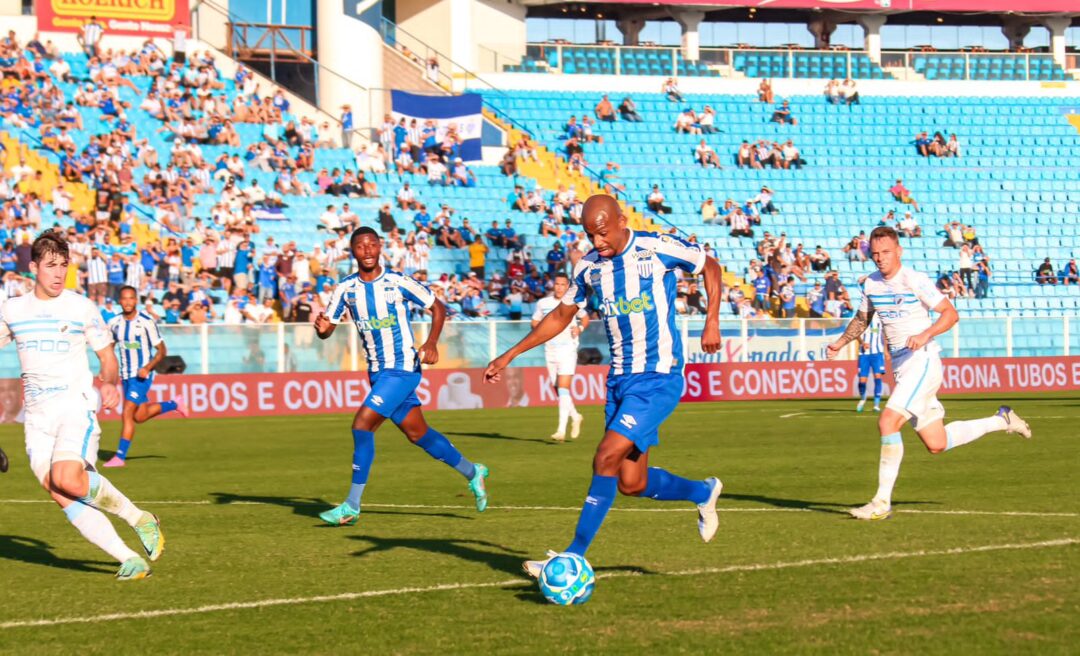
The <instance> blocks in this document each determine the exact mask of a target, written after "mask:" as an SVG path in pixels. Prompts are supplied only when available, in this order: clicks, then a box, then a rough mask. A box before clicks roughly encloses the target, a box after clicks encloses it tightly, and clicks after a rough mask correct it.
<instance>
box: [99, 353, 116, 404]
mask: <svg viewBox="0 0 1080 656" xmlns="http://www.w3.org/2000/svg"><path fill="white" fill-rule="evenodd" d="M95 352H96V353H97V356H98V361H99V362H100V363H101V371H100V372H99V373H98V377H99V378H100V379H101V407H103V408H115V407H116V406H117V405H118V404H119V403H120V390H118V389H117V388H116V384H117V382H119V380H120V364H119V363H118V362H117V361H116V352H115V351H114V350H113V345H112V344H109V345H108V346H106V347H105V348H103V349H101V350H100V351H95Z"/></svg>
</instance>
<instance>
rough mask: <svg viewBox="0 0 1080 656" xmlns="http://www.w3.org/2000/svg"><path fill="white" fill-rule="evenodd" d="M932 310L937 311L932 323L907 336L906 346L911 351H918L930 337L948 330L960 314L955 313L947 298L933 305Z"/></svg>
mask: <svg viewBox="0 0 1080 656" xmlns="http://www.w3.org/2000/svg"><path fill="white" fill-rule="evenodd" d="M934 312H937V315H938V318H937V320H936V321H934V323H932V324H930V327H929V328H927V329H926V330H924V331H922V332H921V333H919V334H918V335H912V336H911V337H908V340H907V344H906V346H907V347H908V348H909V349H911V350H912V351H918V350H919V349H921V348H922V347H924V346H926V343H927V342H929V341H930V340H931V339H933V338H935V337H937V336H938V335H942V334H944V333H947V332H949V330H950V329H951V328H952V327H953V326H955V325H956V322H958V321H960V315H959V314H957V312H956V308H955V307H953V304H952V301H950V300H949V299H947V298H946V299H944V300H942V301H941V302H940V303H938V304H937V306H936V307H934Z"/></svg>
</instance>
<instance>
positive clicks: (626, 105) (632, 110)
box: [619, 96, 641, 123]
mask: <svg viewBox="0 0 1080 656" xmlns="http://www.w3.org/2000/svg"><path fill="white" fill-rule="evenodd" d="M619 114H620V115H621V116H622V117H623V120H624V121H629V122H631V123H640V122H641V114H638V111H637V104H636V103H635V102H634V99H633V98H631V97H630V96H626V97H625V98H623V99H622V102H621V103H619Z"/></svg>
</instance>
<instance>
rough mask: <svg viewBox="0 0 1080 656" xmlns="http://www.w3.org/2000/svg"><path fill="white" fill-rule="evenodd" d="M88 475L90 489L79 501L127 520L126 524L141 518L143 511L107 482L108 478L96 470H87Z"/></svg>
mask: <svg viewBox="0 0 1080 656" xmlns="http://www.w3.org/2000/svg"><path fill="white" fill-rule="evenodd" d="M88 475H89V476H90V491H89V493H88V494H87V495H86V496H85V497H83V498H82V499H80V501H82V502H83V503H85V504H86V505H88V506H93V507H94V508H97V509H98V510H104V511H105V512H108V513H112V514H114V515H116V516H118V517H119V518H120V519H122V520H124V521H125V522H127V523H128V526H135V524H136V523H138V521H139V519H141V518H142V514H143V511H141V510H139V509H138V508H136V507H135V504H133V503H131V500H130V499H128V498H127V497H126V496H124V493H123V492H121V491H120V490H118V489H116V486H114V485H113V484H112V483H110V482H109V479H107V478H105V477H104V476H102V475H101V474H99V473H97V472H88Z"/></svg>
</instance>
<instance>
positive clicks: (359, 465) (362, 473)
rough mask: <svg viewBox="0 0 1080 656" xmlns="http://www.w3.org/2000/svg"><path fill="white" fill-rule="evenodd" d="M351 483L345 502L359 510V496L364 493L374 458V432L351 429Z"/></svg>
mask: <svg viewBox="0 0 1080 656" xmlns="http://www.w3.org/2000/svg"><path fill="white" fill-rule="evenodd" d="M352 440H353V454H352V485H351V486H350V487H349V496H348V497H347V498H346V499H345V503H347V504H349V507H350V508H352V509H353V510H360V497H361V496H362V495H363V494H364V486H365V485H367V479H368V474H369V473H370V472H371V462H372V461H373V460H375V433H372V432H371V431H365V430H356V429H355V428H354V429H353V432H352Z"/></svg>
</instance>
